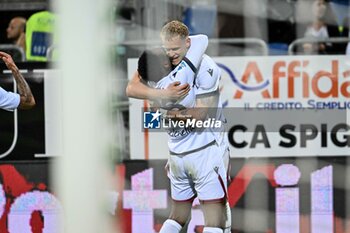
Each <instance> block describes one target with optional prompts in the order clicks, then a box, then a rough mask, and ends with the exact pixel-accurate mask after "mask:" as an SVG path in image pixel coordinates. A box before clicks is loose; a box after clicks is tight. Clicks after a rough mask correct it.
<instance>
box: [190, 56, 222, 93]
mask: <svg viewBox="0 0 350 233" xmlns="http://www.w3.org/2000/svg"><path fill="white" fill-rule="evenodd" d="M208 64H210V65H208ZM220 78H221V70H220V68H219V67H218V66H217V65H216V64H213V62H209V63H208V62H203V63H202V65H201V68H200V73H199V74H198V75H197V79H196V95H203V94H210V93H214V92H216V91H217V90H218V89H219V84H220Z"/></svg>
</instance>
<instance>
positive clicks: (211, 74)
mask: <svg viewBox="0 0 350 233" xmlns="http://www.w3.org/2000/svg"><path fill="white" fill-rule="evenodd" d="M207 72H208V73H209V74H210V76H212V77H213V69H208V70H207Z"/></svg>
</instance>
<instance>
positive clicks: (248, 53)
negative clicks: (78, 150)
mask: <svg viewBox="0 0 350 233" xmlns="http://www.w3.org/2000/svg"><path fill="white" fill-rule="evenodd" d="M311 3H312V1H302V0H298V1H294V0H264V1H260V0H249V1H243V0H234V1H223V0H218V1H151V0H148V1H142V0H134V1H116V2H115V3H114V5H113V6H114V7H113V13H114V15H115V18H114V25H113V28H112V32H113V33H111V36H110V38H109V39H110V41H111V42H112V44H113V46H112V49H111V52H112V54H111V55H112V56H114V58H115V60H114V64H115V66H114V69H115V72H116V74H117V75H116V77H115V78H114V79H113V80H112V82H113V84H114V85H115V87H116V88H115V92H114V93H113V94H114V96H113V99H112V106H113V109H114V111H113V112H112V116H111V117H112V119H113V122H114V123H115V124H114V125H113V129H114V132H115V134H114V135H113V139H114V142H115V143H114V144H113V145H112V146H111V147H112V150H113V153H112V157H111V158H110V161H111V164H110V173H111V175H112V176H118V177H119V178H118V181H119V182H116V184H115V187H114V189H113V190H111V193H112V194H113V195H114V197H117V198H116V199H113V200H114V203H111V212H112V213H111V218H112V219H119V224H121V227H122V232H145V231H138V230H137V229H139V228H141V229H142V228H143V230H144V229H146V228H147V227H150V228H152V229H155V230H157V229H159V228H160V226H161V223H162V222H163V221H164V220H165V219H166V217H167V215H168V213H169V212H168V211H169V209H168V208H167V207H168V206H167V198H168V197H166V198H165V199H164V193H165V194H166V195H167V196H168V194H169V184H168V181H167V179H166V176H165V173H164V171H163V167H164V164H165V162H166V160H165V158H166V154H163V155H161V156H163V157H162V158H161V159H159V158H157V157H156V158H153V157H152V156H153V155H152V154H148V155H147V156H145V154H136V155H135V154H132V150H133V148H130V143H131V142H130V141H131V140H132V138H131V137H132V135H130V125H129V124H130V121H129V119H130V118H129V117H131V116H129V107H130V106H131V107H132V105H130V102H129V100H128V99H127V98H126V97H125V95H124V88H125V85H126V83H127V78H128V76H130V75H129V74H128V72H130V71H128V67H127V62H128V59H129V58H136V57H137V56H138V55H139V54H140V53H141V51H142V50H143V49H145V48H149V47H152V46H155V45H157V44H159V38H158V31H159V28H160V27H161V26H162V25H163V23H164V22H166V21H167V20H168V19H173V18H176V19H181V20H184V22H186V23H187V24H188V26H189V27H190V29H191V32H192V33H205V34H207V35H208V36H209V37H210V46H209V48H208V54H209V55H212V56H215V57H221V56H226V57H227V56H229V57H238V58H237V59H240V57H242V56H244V57H248V58H249V59H254V56H259V57H260V56H262V55H270V56H276V55H281V56H288V46H289V45H290V44H291V43H292V42H293V41H295V40H296V39H298V38H302V37H303V32H304V30H305V27H306V23H307V19H305V17H306V16H305V15H307V14H305V9H310V5H311ZM327 3H328V4H329V5H330V4H338V5H339V4H340V6H341V9H346V10H345V12H346V13H345V15H344V13H343V12H344V10H340V11H336V10H334V9H336V7H332V8H329V9H332V10H333V13H334V19H333V21H332V22H330V26H331V27H332V28H333V29H335V30H336V31H338V32H339V35H337V37H342V38H343V39H347V38H348V30H347V29H348V24H347V23H344V22H347V21H346V20H347V17H348V15H349V8H348V6H349V2H348V1H340V0H339V1H327ZM0 5H1V7H0V9H1V13H2V14H1V16H0V31H2V32H3V33H2V34H0V42H1V44H8V43H9V41H7V40H6V37H5V31H6V27H7V24H8V22H9V20H10V19H11V18H12V17H13V16H17V15H20V16H24V17H26V18H28V17H29V16H30V15H32V14H33V13H35V12H38V11H42V10H47V9H50V8H51V7H50V3H49V2H47V1H36V2H32V1H23V0H21V1H20V0H16V1H12V2H8V1H1V2H0ZM208 5H209V6H208ZM203 25H205V27H204V26H203ZM231 39H233V40H231ZM235 39H238V41H237V40H235ZM261 42H263V44H262V43H261ZM346 44H347V43H346V42H343V43H341V44H339V45H335V46H334V48H333V50H332V51H330V52H329V54H328V55H330V54H336V55H344V54H345V48H346ZM292 52H293V53H298V54H299V55H303V54H302V52H301V51H297V52H296V51H292ZM319 56H327V54H326V55H319ZM260 59H262V60H263V59H264V58H260ZM311 59H312V61H317V56H315V57H313V58H311ZM336 59H338V60H339V61H344V59H347V58H346V57H342V56H339V57H336ZM49 60H50V59H49ZM345 61H346V60H345ZM19 67H21V68H22V69H24V70H27V71H26V72H25V73H24V77H25V78H26V80H27V81H28V82H29V85H30V86H31V87H32V90H33V93H34V95H35V97H36V100H37V107H36V108H35V109H34V110H33V111H29V112H19V113H18V120H17V122H18V139H17V141H16V144H15V147H14V149H13V150H12V151H11V152H10V153H9V154H8V155H7V156H5V157H3V158H1V161H0V163H1V165H0V173H1V177H2V179H1V182H2V188H3V190H4V195H3V196H4V198H2V197H0V199H1V200H5V203H4V204H3V205H2V207H1V209H0V210H1V213H2V215H1V218H0V229H1V230H0V232H7V231H8V232H43V229H44V226H43V223H45V232H55V222H54V221H53V220H52V221H51V218H50V216H51V215H50V214H52V213H53V214H52V216H55V214H56V212H58V211H60V208H61V207H60V205H59V204H57V199H55V197H54V196H51V194H54V191H53V190H52V181H51V173H50V171H51V164H52V162H53V161H54V160H55V158H56V156H57V155H58V154H59V153H58V154H56V153H48V151H49V152H55V150H53V149H52V148H48V144H47V140H51V139H52V138H51V136H52V135H51V133H53V134H55V133H56V132H52V129H57V127H53V128H50V127H51V125H50V123H48V120H50V119H52V118H49V119H48V117H49V116H48V115H47V114H45V108H48V106H49V105H46V104H48V103H45V101H47V100H49V101H52V99H46V98H45V91H46V92H47V91H48V90H47V89H46V90H45V88H52V86H50V85H49V86H45V82H46V81H47V79H48V77H52V74H51V73H46V72H44V71H46V70H52V67H50V66H48V63H47V62H43V63H42V64H36V63H35V64H34V63H29V62H23V63H21V62H19ZM4 69H5V67H4V66H3V64H2V66H1V71H2V72H1V78H0V85H1V87H4V88H5V89H7V90H12V89H13V82H12V79H11V78H10V76H9V75H8V74H7V73H6V72H3V70H4ZM344 70H346V66H345V68H344ZM344 70H343V71H344ZM49 90H51V91H52V89H49ZM232 94H233V93H232ZM259 94H260V93H259ZM342 98H343V99H341V100H342V101H344V100H345V101H347V100H348V98H349V97H348V96H345V97H344V96H343V97H342ZM53 111H55V109H54V110H53ZM57 111H58V112H59V111H60V109H59V108H57ZM137 111H141V109H140V108H138V109H137ZM52 115H55V112H53V113H51V115H50V117H52ZM14 117H15V115H14V113H8V112H4V111H1V112H0V119H1V121H0V129H1V131H0V138H1V144H0V150H1V151H0V153H3V152H6V151H7V149H8V148H10V147H11V143H12V141H13V138H14V134H15V132H14V131H15V130H14ZM347 122H348V119H347ZM141 123H142V122H140V124H141ZM344 123H346V122H344ZM136 130H137V129H136ZM48 131H49V132H48ZM348 132H349V130H347V131H346V132H345V133H344V134H345V135H346V134H347V133H348ZM140 133H141V130H140ZM344 134H342V135H344ZM50 135H51V136H50ZM346 140H347V143H346V146H345V147H343V148H345V149H347V148H348V147H349V136H347V138H346ZM152 146H153V147H157V146H159V145H157V144H154V145H151V147H152ZM160 146H162V147H164V145H160ZM54 149H57V148H54ZM142 149H143V148H142ZM56 152H57V151H56ZM264 153H266V151H264ZM232 154H233V156H232V158H231V164H232V171H231V174H230V175H231V178H232V183H231V186H230V189H229V198H230V204H231V207H232V213H233V225H232V229H233V232H284V231H283V230H282V229H278V227H279V225H278V221H277V220H276V219H278V218H279V217H278V216H283V211H285V212H284V213H286V216H288V218H289V219H294V220H295V219H297V220H298V221H297V223H298V224H299V225H298V228H299V229H300V231H299V232H315V233H316V232H317V233H323V232H337V233H338V232H348V231H349V230H350V228H349V226H350V224H349V216H350V214H349V209H350V207H349V200H350V199H349V192H348V189H349V186H348V184H349V174H350V173H349V171H348V166H349V165H348V164H349V161H348V157H347V156H348V155H349V154H348V153H346V152H345V153H344V152H343V151H341V152H339V151H337V150H335V151H334V153H333V154H332V153H330V154H328V155H326V156H325V155H322V156H320V154H318V153H315V154H314V155H313V156H310V155H309V154H307V155H306V156H303V155H298V156H295V153H294V151H293V148H291V149H286V150H285V151H284V152H283V156H272V157H270V156H266V155H265V154H264V155H263V156H259V155H258V156H239V155H238V156H235V151H234V150H233V153H232ZM135 158H137V159H135ZM82 162H83V161H82ZM283 164H288V165H294V167H293V168H292V169H295V167H296V168H298V169H299V171H300V175H301V177H300V181H299V182H298V183H295V184H293V185H287V186H281V185H278V184H277V183H276V178H275V177H274V174H275V172H276V169H277V168H278V167H279V166H280V165H283ZM150 168H152V169H153V170H148V169H150ZM327 168H331V171H330V170H329V169H328V170H327ZM145 171H152V172H151V173H147V172H146V173H145ZM293 171H295V170H293ZM320 171H321V174H323V176H322V178H323V179H325V180H326V182H325V183H324V184H325V185H323V186H322V184H321V185H320V186H317V185H316V186H312V183H313V182H315V179H316V178H317V174H319V173H318V172H320ZM150 174H151V175H152V176H148V177H147V176H145V177H147V178H142V175H150ZM315 174H316V178H314V179H313V178H312V175H315ZM138 175H141V176H140V177H141V178H140V179H148V181H147V182H149V183H150V184H152V185H153V189H154V190H155V191H157V190H161V191H162V192H160V193H152V192H151V191H152V188H151V189H150V190H147V189H146V190H144V193H142V195H143V196H142V197H144V200H152V198H153V200H158V203H151V201H142V200H139V199H137V200H138V201H139V202H137V201H134V200H133V199H132V198H131V199H129V198H130V197H135V196H132V195H133V194H132V193H130V192H127V191H132V189H133V186H132V185H133V183H132V177H133V176H134V177H135V179H136V180H137V176H138ZM318 179H320V178H318ZM312 181H313V182H312ZM134 185H135V186H136V187H137V184H134ZM139 188H141V189H142V188H144V187H143V186H141V187H139ZM278 188H281V189H283V188H287V189H293V190H294V191H295V190H298V191H297V193H298V195H296V196H293V195H292V194H290V195H291V196H290V199H286V200H284V202H278V201H277V195H276V192H277V191H276V190H277V189H278ZM322 188H323V191H322ZM320 190H321V193H320V192H317V191H320ZM37 191H38V192H41V194H45V195H48V198H47V199H41V198H40V196H39V195H37V196H36V197H34V199H32V200H36V201H34V205H32V206H30V205H28V202H27V203H26V202H24V204H23V205H22V206H20V207H19V212H16V209H15V208H13V209H11V208H12V206H15V203H17V202H16V200H18V199H20V198H21V197H24V196H25V194H27V195H29V194H32V193H34V194H38V193H36V192H37ZM322 192H323V193H322ZM128 194H129V195H128ZM321 194H323V195H324V196H321V197H322V198H320V199H321V200H320V202H319V203H323V204H324V205H320V206H318V207H319V208H320V209H321V210H317V209H312V200H313V199H314V200H316V199H317V197H320V195H321ZM152 195H153V196H152ZM157 195H160V196H157ZM34 196H35V195H34ZM157 197H160V198H159V199H157ZM42 200H49V201H50V202H49V203H48V202H47V201H46V202H45V201H42ZM130 200H131V201H130ZM276 203H279V204H276ZM281 203H282V204H281ZM115 204H116V207H115V208H114V207H113V205H115ZM152 205H156V206H157V205H158V207H157V208H155V207H152ZM278 205H281V208H282V209H278V208H277V206H278ZM283 207H284V208H285V209H283ZM132 208H134V209H133V210H131V209H132ZM152 208H154V210H153V209H152ZM322 208H323V209H322ZM195 210H197V207H194V214H195V213H197V212H195ZM280 210H281V211H280ZM50 211H51V212H50ZM279 211H280V212H279ZM322 211H323V212H322ZM140 212H141V213H143V212H144V213H146V215H147V214H148V218H147V219H148V220H149V221H148V220H147V221H144V222H143V224H139V222H137V221H136V220H135V221H134V222H133V221H132V220H133V218H134V217H135V215H136V214H135V213H140ZM278 213H281V215H278ZM319 213H323V215H324V216H325V218H324V219H325V220H326V222H325V224H324V225H320V226H321V227H318V226H313V225H312V220H311V219H312V218H313V217H315V216H316V215H318V214H319ZM321 215H322V214H321ZM13 216H15V217H16V216H17V217H18V218H17V220H13V219H16V218H13ZM23 216H25V217H23ZM28 216H29V217H28ZM196 216H199V217H197V218H195V219H196V221H198V226H197V228H196V229H197V231H198V232H201V226H200V225H201V218H200V215H196ZM318 216H319V215H318ZM21 217H23V219H21ZM136 217H137V216H136ZM18 219H19V220H18ZM280 219H281V218H280ZM321 219H322V218H321ZM14 221H15V222H16V224H15V225H18V229H15V226H14V225H13V224H12V223H13V222H14ZM11 222H12V223H11ZM314 222H315V220H314ZM133 224H135V225H133ZM137 225H138V226H137ZM12 227H13V228H12ZM313 227H315V228H313ZM315 229H316V230H315ZM292 230H293V231H292ZM294 230H296V229H290V231H287V232H297V231H294ZM188 232H195V231H194V229H193V230H191V229H188Z"/></svg>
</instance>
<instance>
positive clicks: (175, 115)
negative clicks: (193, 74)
mask: <svg viewBox="0 0 350 233" xmlns="http://www.w3.org/2000/svg"><path fill="white" fill-rule="evenodd" d="M218 94H219V92H218V91H215V92H213V93H209V94H203V95H198V96H197V97H196V106H195V107H194V108H186V109H183V110H169V111H167V113H166V116H167V118H171V119H172V120H175V121H176V120H179V121H184V120H186V119H196V120H201V121H204V120H205V119H208V117H210V116H211V115H212V114H211V112H212V111H213V113H215V112H216V109H215V108H217V103H218ZM212 117H215V115H213V116H212Z"/></svg>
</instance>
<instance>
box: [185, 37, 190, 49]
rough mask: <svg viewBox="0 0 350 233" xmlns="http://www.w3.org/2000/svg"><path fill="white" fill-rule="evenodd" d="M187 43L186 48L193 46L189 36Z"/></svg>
mask: <svg viewBox="0 0 350 233" xmlns="http://www.w3.org/2000/svg"><path fill="white" fill-rule="evenodd" d="M185 43H186V48H189V47H190V46H191V39H190V38H189V37H187V38H186V40H185Z"/></svg>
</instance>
